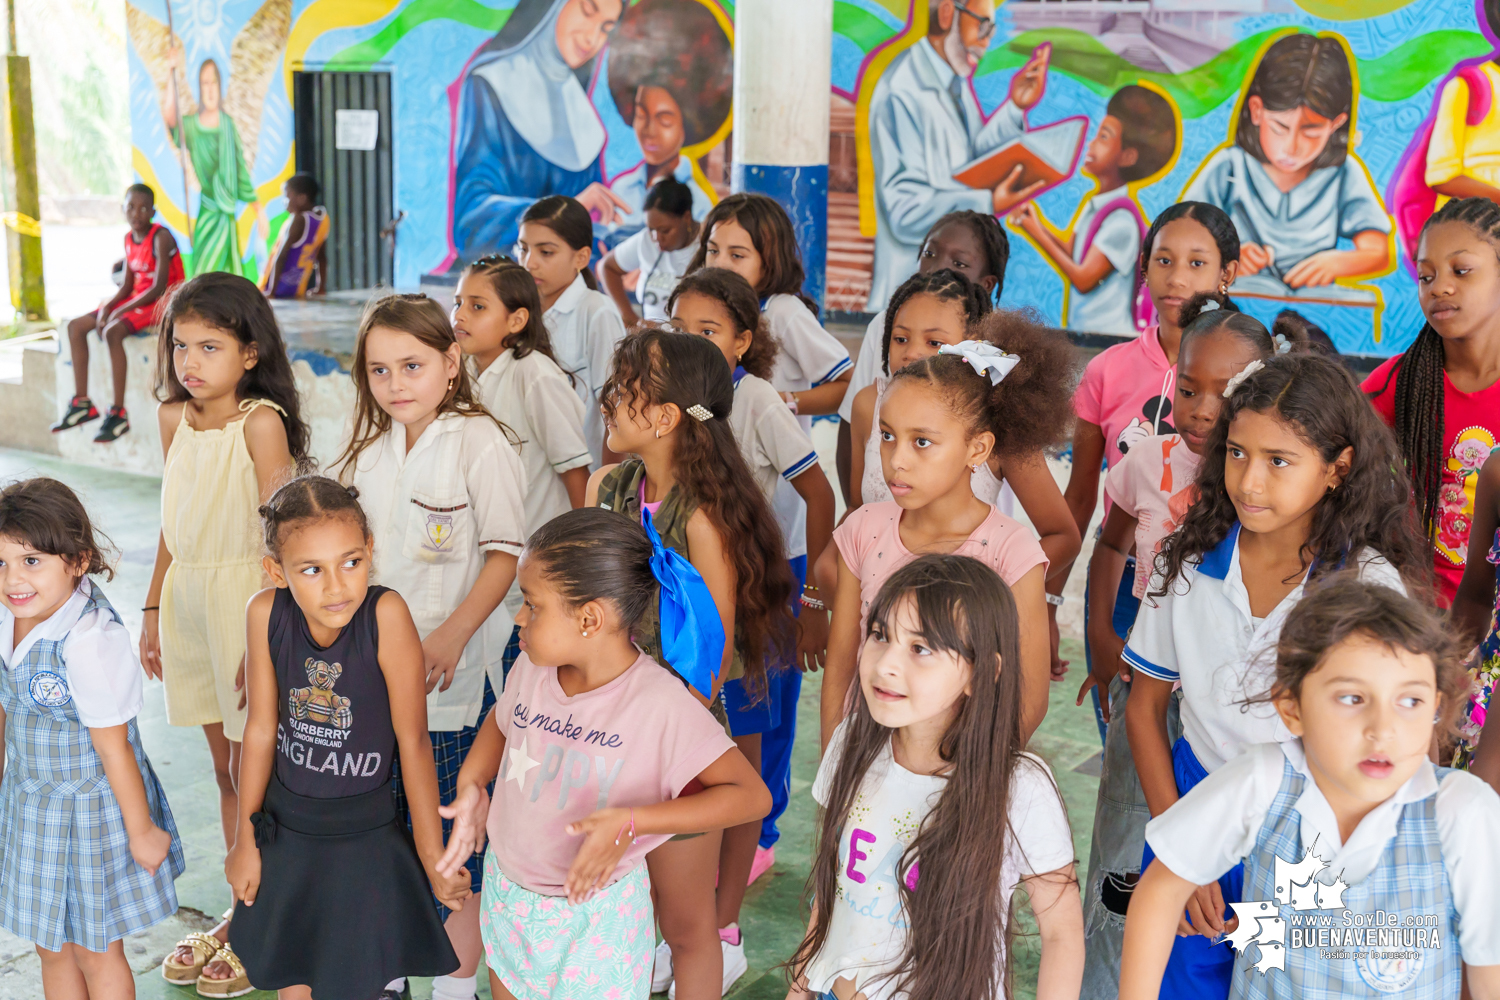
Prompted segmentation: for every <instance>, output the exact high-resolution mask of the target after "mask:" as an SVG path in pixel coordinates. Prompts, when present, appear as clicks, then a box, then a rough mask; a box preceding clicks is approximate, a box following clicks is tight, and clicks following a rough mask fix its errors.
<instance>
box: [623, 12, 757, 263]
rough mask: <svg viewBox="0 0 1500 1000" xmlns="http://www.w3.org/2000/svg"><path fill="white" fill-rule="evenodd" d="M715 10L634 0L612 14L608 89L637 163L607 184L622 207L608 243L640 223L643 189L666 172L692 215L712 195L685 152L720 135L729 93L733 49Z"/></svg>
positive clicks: (701, 212) (698, 214) (697, 215)
mask: <svg viewBox="0 0 1500 1000" xmlns="http://www.w3.org/2000/svg"><path fill="white" fill-rule="evenodd" d="M722 16H723V15H722V14H718V15H717V16H716V13H715V12H714V11H712V10H710V9H709V6H708V4H707V3H704V2H702V0H641V2H640V3H637V4H634V5H633V6H632V7H631V8H630V9H629V10H628V11H627V12H626V13H625V16H624V17H622V18H621V19H620V27H619V29H618V30H616V31H615V34H614V36H613V38H611V40H610V44H609V56H608V61H609V67H608V75H609V93H610V96H611V97H612V98H613V99H614V102H615V107H616V108H617V109H619V112H620V117H621V118H623V119H625V121H627V122H630V123H631V127H632V128H633V129H634V130H635V138H636V141H637V142H638V143H639V144H640V147H641V162H640V163H638V164H636V165H635V166H633V167H631V168H630V169H629V170H627V171H625V172H624V173H622V174H620V175H619V176H617V177H615V178H614V179H613V180H612V181H610V185H609V186H610V190H611V191H613V192H614V194H615V195H616V197H618V198H619V199H620V200H621V201H623V202H625V204H627V205H628V206H629V209H628V210H627V211H626V212H625V213H624V214H623V215H622V217H621V218H620V219H619V220H618V221H617V222H616V223H615V224H614V226H613V227H611V228H610V230H609V232H608V234H607V235H606V236H605V242H606V243H607V244H609V245H611V246H613V245H614V244H616V243H618V242H620V241H621V240H623V239H624V238H625V237H627V236H630V235H631V234H632V233H636V232H639V231H640V230H641V229H643V228H644V227H645V225H646V221H645V208H644V205H645V204H646V192H647V191H649V190H650V189H651V188H652V186H654V185H655V184H656V182H657V181H659V180H662V179H663V178H666V177H674V178H676V179H677V180H679V181H681V182H682V183H684V184H686V185H687V186H688V188H689V189H690V190H691V191H692V192H693V219H694V220H695V221H698V222H702V221H703V217H704V216H705V215H707V214H708V210H709V209H710V208H712V207H713V201H714V199H713V198H712V197H711V195H710V192H709V190H708V189H707V185H706V180H705V179H704V178H703V177H702V176H701V174H700V175H699V176H698V177H696V178H695V177H694V169H693V158H692V154H691V152H688V151H685V150H684V147H688V148H689V149H691V148H698V149H699V150H700V155H701V150H702V149H703V148H705V147H707V146H711V145H712V144H713V143H714V142H715V141H716V140H720V139H722V133H723V132H726V131H727V129H726V126H727V125H728V123H729V107H730V101H731V99H732V98H733V96H734V95H733V90H734V51H733V49H732V48H731V47H730V42H729V35H728V33H727V32H726V30H725V25H724V24H722V23H721V22H720V20H719V18H720V17H722Z"/></svg>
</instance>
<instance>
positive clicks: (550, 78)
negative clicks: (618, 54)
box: [452, 0, 630, 261]
mask: <svg viewBox="0 0 1500 1000" xmlns="http://www.w3.org/2000/svg"><path fill="white" fill-rule="evenodd" d="M622 8H623V4H622V0H520V2H519V3H518V4H516V7H515V10H514V11H513V12H512V13H511V15H510V18H509V19H508V20H507V21H506V22H505V26H504V27H503V28H501V29H500V32H499V33H498V34H497V35H495V37H494V38H492V39H490V41H489V42H487V43H486V44H485V45H484V47H483V48H482V49H480V50H479V53H478V54H477V55H476V56H475V57H474V59H473V60H472V61H471V63H470V64H469V68H468V70H467V71H466V73H465V76H464V79H463V81H462V83H461V86H460V94H459V98H458V100H459V108H458V128H457V132H456V135H457V138H456V141H455V143H454V158H455V163H454V192H453V233H452V235H453V246H454V249H455V250H456V251H457V253H458V257H459V259H460V260H466V261H467V260H473V259H475V258H476V257H480V256H482V255H484V254H486V253H493V252H497V251H499V252H504V253H509V252H510V250H511V247H512V246H513V245H514V244H515V242H516V234H517V230H518V229H519V226H520V219H521V214H522V213H523V212H525V211H526V208H527V206H529V205H530V204H531V203H532V202H534V201H536V200H537V199H538V198H542V197H545V196H547V195H551V194H562V195H569V196H571V197H574V198H577V199H578V200H579V201H580V202H582V203H583V205H584V207H585V208H587V209H588V210H589V211H590V213H591V214H592V215H593V216H594V218H595V219H596V221H598V222H601V223H604V224H606V225H608V224H611V223H613V222H615V220H616V219H617V218H618V217H619V215H620V212H621V211H622V210H623V211H629V210H630V206H629V205H627V204H625V203H624V202H622V201H621V200H620V199H619V198H618V197H616V196H615V195H614V194H613V193H612V192H611V191H610V190H609V189H608V188H607V187H605V186H604V184H603V183H601V181H602V173H601V168H600V161H599V154H600V153H601V152H602V151H603V149H604V140H605V131H604V125H603V123H602V122H600V120H599V115H598V113H597V112H596V111H595V110H594V106H593V103H592V102H591V101H590V100H589V95H588V92H587V91H586V90H585V89H584V88H585V87H586V85H587V84H588V82H589V79H590V77H591V76H592V74H593V69H594V60H595V58H596V57H597V56H598V55H599V53H600V52H601V51H603V49H604V46H605V44H606V43H607V42H608V41H609V34H610V32H611V31H613V30H614V27H615V24H616V22H617V21H619V19H620V13H621V10H622Z"/></svg>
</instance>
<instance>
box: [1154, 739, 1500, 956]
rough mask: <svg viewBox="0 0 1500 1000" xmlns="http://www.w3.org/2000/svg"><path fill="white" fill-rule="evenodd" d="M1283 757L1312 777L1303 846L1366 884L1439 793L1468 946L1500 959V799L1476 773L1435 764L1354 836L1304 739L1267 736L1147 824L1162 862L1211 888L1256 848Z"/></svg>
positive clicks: (1440, 822)
mask: <svg viewBox="0 0 1500 1000" xmlns="http://www.w3.org/2000/svg"><path fill="white" fill-rule="evenodd" d="M1283 761H1289V762H1290V763H1291V765H1292V767H1294V768H1295V769H1296V770H1298V771H1300V772H1302V774H1303V775H1304V776H1305V777H1306V779H1307V783H1306V785H1304V787H1303V790H1302V795H1301V797H1300V798H1298V799H1297V802H1296V805H1295V807H1294V808H1295V809H1296V810H1297V815H1298V817H1299V821H1300V823H1301V834H1302V843H1303V844H1305V845H1308V847H1309V848H1310V849H1311V850H1312V851H1313V852H1314V853H1316V854H1317V855H1318V857H1320V858H1322V859H1323V860H1324V861H1325V862H1327V863H1328V866H1329V868H1330V869H1331V870H1332V871H1334V872H1337V873H1339V877H1340V878H1342V879H1343V880H1344V881H1345V882H1347V883H1348V884H1349V885H1358V884H1359V883H1361V882H1363V881H1364V880H1365V878H1367V877H1368V876H1369V874H1370V873H1371V872H1372V871H1374V870H1375V866H1376V865H1378V864H1380V860H1381V857H1382V856H1383V855H1384V854H1385V851H1386V845H1387V844H1389V843H1390V842H1391V839H1392V838H1393V837H1395V835H1396V824H1397V822H1398V821H1399V820H1400V818H1401V812H1402V809H1403V808H1404V807H1405V806H1406V805H1407V804H1408V803H1411V802H1420V801H1421V800H1423V799H1425V798H1427V797H1428V796H1429V795H1436V796H1437V801H1436V802H1434V803H1433V811H1434V813H1435V814H1436V816H1435V817H1434V818H1435V819H1436V822H1437V834H1438V842H1439V843H1440V844H1441V845H1442V852H1443V867H1444V868H1445V869H1447V872H1448V885H1449V888H1450V890H1451V891H1452V893H1453V906H1454V908H1455V909H1456V910H1457V911H1458V924H1459V934H1458V938H1459V947H1460V949H1461V950H1462V951H1463V956H1464V961H1465V962H1466V963H1468V964H1469V965H1500V893H1497V892H1496V891H1495V887H1496V886H1500V855H1497V854H1496V852H1495V844H1494V831H1495V830H1497V829H1500V796H1497V795H1496V794H1495V792H1494V789H1492V788H1490V786H1489V785H1487V784H1485V783H1484V781H1482V780H1481V779H1480V778H1477V777H1475V776H1474V775H1472V774H1469V773H1468V772H1467V771H1451V772H1449V773H1448V774H1446V775H1444V776H1443V778H1442V780H1441V781H1439V780H1438V775H1437V771H1436V770H1434V768H1433V766H1432V762H1431V761H1427V760H1424V761H1422V763H1421V765H1420V766H1419V767H1418V768H1417V773H1416V774H1414V775H1412V776H1411V777H1410V778H1409V779H1407V782H1406V784H1404V785H1402V786H1401V788H1400V789H1399V790H1397V792H1396V794H1395V795H1393V796H1391V797H1390V798H1389V799H1386V800H1385V801H1384V802H1382V803H1381V804H1380V805H1378V806H1376V807H1375V808H1374V809H1373V810H1371V811H1370V812H1369V813H1368V814H1367V815H1366V816H1365V818H1364V819H1362V820H1360V822H1359V825H1358V826H1356V827H1355V828H1354V832H1353V833H1351V834H1350V835H1349V840H1348V842H1347V843H1346V842H1345V841H1344V840H1343V838H1342V837H1340V836H1339V824H1338V819H1337V818H1336V817H1335V816H1334V812H1333V807H1332V806H1331V805H1329V804H1328V799H1327V797H1325V796H1324V794H1323V791H1322V790H1321V789H1320V788H1318V783H1317V782H1316V781H1315V780H1313V776H1312V772H1311V771H1310V770H1309V769H1308V766H1307V757H1306V755H1305V754H1304V752H1303V749H1302V741H1301V740H1298V739H1294V740H1291V741H1290V742H1287V743H1281V744H1276V743H1259V744H1256V745H1255V746H1251V747H1247V748H1246V749H1245V752H1244V753H1242V754H1240V755H1239V756H1238V757H1236V758H1235V759H1234V760H1232V761H1230V762H1229V763H1227V764H1225V765H1224V766H1223V767H1221V768H1219V769H1218V770H1217V771H1215V772H1214V773H1213V774H1210V775H1209V776H1208V777H1206V778H1204V779H1203V780H1202V781H1201V782H1199V783H1198V784H1197V785H1196V786H1194V787H1193V789H1192V790H1191V791H1189V792H1188V793H1187V794H1186V795H1184V796H1183V797H1182V798H1180V799H1178V800H1177V802H1176V804H1174V805H1173V806H1172V808H1170V809H1168V810H1167V811H1166V812H1164V813H1162V814H1161V815H1160V816H1158V817H1156V818H1155V819H1153V820H1152V821H1151V822H1149V823H1147V824H1146V842H1147V843H1149V844H1150V845H1151V850H1152V851H1153V852H1154V853H1155V854H1156V856H1157V858H1159V859H1160V860H1161V862H1162V864H1164V865H1166V866H1167V867H1168V868H1170V869H1171V870H1172V872H1173V873H1174V874H1176V875H1178V876H1180V877H1181V878H1185V879H1187V880H1188V881H1189V882H1192V883H1194V884H1195V885H1208V884H1209V883H1211V882H1216V881H1218V878H1219V876H1221V875H1223V874H1224V873H1225V872H1227V871H1229V869H1231V868H1233V867H1234V866H1235V865H1237V864H1239V863H1240V862H1241V861H1243V860H1244V859H1245V858H1246V857H1248V856H1249V855H1250V854H1251V852H1252V851H1254V850H1255V842H1256V839H1257V838H1258V837H1259V835H1260V831H1261V827H1262V826H1264V825H1265V822H1266V816H1267V814H1268V813H1270V811H1271V803H1272V802H1273V801H1274V800H1275V798H1276V793H1277V791H1278V790H1280V788H1281V779H1282V773H1283Z"/></svg>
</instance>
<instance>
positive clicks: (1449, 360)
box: [1362, 198, 1500, 606]
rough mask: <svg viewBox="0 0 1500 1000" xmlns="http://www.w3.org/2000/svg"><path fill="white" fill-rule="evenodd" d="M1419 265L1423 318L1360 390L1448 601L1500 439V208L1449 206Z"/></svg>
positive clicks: (1421, 246)
mask: <svg viewBox="0 0 1500 1000" xmlns="http://www.w3.org/2000/svg"><path fill="white" fill-rule="evenodd" d="M1416 264H1417V296H1418V299H1419V301H1420V303H1421V306H1422V314H1423V315H1424V316H1426V317H1427V323H1426V325H1424V326H1423V327H1422V331H1421V332H1420V333H1418V334H1417V339H1416V340H1415V341H1413V342H1412V345H1411V347H1410V348H1408V349H1407V351H1406V353H1405V354H1400V355H1397V356H1396V357H1394V358H1392V359H1391V360H1389V361H1387V362H1386V363H1385V364H1383V365H1381V366H1380V367H1379V368H1377V369H1375V371H1374V372H1372V373H1371V374H1370V377H1369V378H1368V379H1366V380H1365V383H1364V385H1363V386H1362V388H1363V389H1364V390H1365V392H1366V393H1367V394H1368V395H1369V397H1370V401H1371V402H1372V403H1373V404H1374V405H1375V410H1376V412H1378V413H1379V414H1380V416H1381V417H1382V418H1383V419H1384V420H1385V422H1386V423H1387V424H1390V425H1391V427H1392V428H1393V429H1394V430H1395V432H1396V437H1397V438H1398V439H1399V440H1400V442H1401V451H1402V453H1403V455H1404V456H1405V458H1406V467H1407V469H1408V471H1409V472H1410V473H1411V479H1412V486H1413V494H1414V499H1415V502H1416V505H1417V514H1418V516H1419V517H1420V518H1421V520H1422V527H1423V530H1424V532H1425V533H1426V535H1427V536H1428V537H1429V538H1431V539H1432V547H1433V549H1434V552H1433V566H1434V569H1435V571H1436V572H1435V577H1436V583H1437V587H1438V599H1439V602H1440V603H1441V604H1442V605H1444V606H1447V605H1448V604H1450V603H1452V601H1453V595H1454V592H1455V591H1456V590H1457V589H1458V582H1459V580H1460V579H1462V578H1463V573H1464V561H1465V554H1466V552H1467V549H1468V545H1469V528H1470V525H1471V524H1472V522H1473V519H1474V492H1475V489H1476V488H1477V486H1478V482H1479V470H1480V468H1481V467H1482V466H1483V465H1484V462H1485V459H1487V458H1489V455H1490V451H1491V450H1492V449H1493V448H1494V447H1495V445H1496V443H1497V441H1500V310H1497V309H1496V308H1495V302H1497V301H1500V206H1496V204H1495V203H1494V202H1492V201H1489V200H1488V199H1485V198H1460V199H1455V200H1453V201H1450V202H1448V203H1447V204H1445V205H1444V206H1443V207H1442V208H1441V209H1439V210H1438V211H1437V212H1436V213H1435V214H1434V215H1433V216H1432V218H1430V219H1428V220H1427V224H1426V225H1425V226H1423V227H1422V235H1421V238H1420V240H1419V242H1418V245H1417V261H1416Z"/></svg>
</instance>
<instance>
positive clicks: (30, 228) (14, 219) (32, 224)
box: [0, 212, 42, 239]
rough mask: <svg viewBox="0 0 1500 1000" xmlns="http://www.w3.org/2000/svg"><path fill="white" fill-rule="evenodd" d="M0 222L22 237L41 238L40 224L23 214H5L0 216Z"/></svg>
mask: <svg viewBox="0 0 1500 1000" xmlns="http://www.w3.org/2000/svg"><path fill="white" fill-rule="evenodd" d="M0 220H3V221H4V222H5V224H6V225H7V226H9V227H10V228H11V229H14V230H15V231H16V232H18V233H20V234H21V235H22V236H35V237H37V238H38V239H40V238H41V235H42V224H41V223H40V222H38V221H37V220H36V219H33V218H32V217H31V216H29V215H27V214H26V213H25V212H6V213H5V214H4V215H0Z"/></svg>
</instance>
